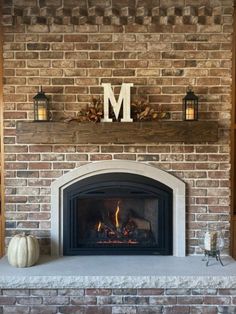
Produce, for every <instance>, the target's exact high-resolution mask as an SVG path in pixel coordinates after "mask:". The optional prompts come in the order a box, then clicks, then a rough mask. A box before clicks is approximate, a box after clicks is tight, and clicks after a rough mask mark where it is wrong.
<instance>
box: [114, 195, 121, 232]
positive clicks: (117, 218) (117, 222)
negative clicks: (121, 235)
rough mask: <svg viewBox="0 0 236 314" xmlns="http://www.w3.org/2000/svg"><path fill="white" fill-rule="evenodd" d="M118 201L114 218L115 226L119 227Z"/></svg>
mask: <svg viewBox="0 0 236 314" xmlns="http://www.w3.org/2000/svg"><path fill="white" fill-rule="evenodd" d="M119 205H120V201H119V202H118V203H117V207H116V213H115V220H116V228H119V227H120V225H119V217H118V215H119V211H120V206H119Z"/></svg>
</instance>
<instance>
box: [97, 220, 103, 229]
mask: <svg viewBox="0 0 236 314" xmlns="http://www.w3.org/2000/svg"><path fill="white" fill-rule="evenodd" d="M101 226H102V223H101V221H99V224H98V228H97V231H98V232H99V231H100V230H101Z"/></svg>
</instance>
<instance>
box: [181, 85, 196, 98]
mask: <svg viewBox="0 0 236 314" xmlns="http://www.w3.org/2000/svg"><path fill="white" fill-rule="evenodd" d="M184 100H187V101H188V100H195V101H198V97H197V96H196V95H195V94H194V92H193V91H192V86H188V88H187V94H186V95H185V96H184Z"/></svg>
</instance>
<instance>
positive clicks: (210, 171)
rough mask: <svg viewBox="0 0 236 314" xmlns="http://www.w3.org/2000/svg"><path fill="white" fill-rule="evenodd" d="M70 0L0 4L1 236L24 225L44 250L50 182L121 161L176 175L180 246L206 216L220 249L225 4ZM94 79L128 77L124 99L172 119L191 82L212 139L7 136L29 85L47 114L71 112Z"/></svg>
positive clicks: (225, 201)
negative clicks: (183, 193)
mask: <svg viewBox="0 0 236 314" xmlns="http://www.w3.org/2000/svg"><path fill="white" fill-rule="evenodd" d="M38 3H39V5H38ZM77 3H78V2H77V1H73V0H67V1H64V2H63V1H62V0H57V1H50V0H45V1H39V2H38V1H36V0H27V1H25V0H24V1H22V0H15V1H13V4H11V2H9V1H7V0H5V4H4V10H3V13H4V16H3V24H4V34H5V35H4V110H5V112H4V135H5V136H4V141H5V176H6V179H5V185H6V207H5V215H6V237H7V241H8V240H9V238H10V237H11V236H13V235H14V234H16V233H19V232H20V231H29V232H30V233H32V234H34V235H36V236H37V237H39V238H40V243H41V249H42V252H43V253H49V247H50V194H51V190H50V184H51V182H52V181H53V180H54V179H55V178H58V177H60V176H62V175H63V174H64V173H65V172H67V171H69V170H70V169H73V168H75V167H79V166H81V165H83V164H84V163H87V162H93V161H96V160H110V159H128V160H134V161H140V162H146V163H149V164H152V165H153V166H155V167H158V168H160V169H163V170H166V171H169V172H171V173H172V174H173V175H175V176H177V177H179V178H181V179H183V180H184V181H185V182H186V183H187V209H186V217H187V249H188V253H189V254H194V253H196V252H198V238H199V237H201V236H202V234H203V233H202V230H203V229H204V228H205V227H206V226H207V224H213V225H217V226H218V227H220V228H223V229H224V230H226V233H225V236H226V239H227V245H228V242H229V232H228V230H229V211H230V207H229V206H230V180H229V171H230V144H229V126H230V110H231V83H232V80H231V67H232V52H231V46H232V14H233V7H232V6H233V0H224V1H219V0H215V1H208V0H201V1H195V0H177V1H172V0H165V1H164V0H160V1H159V0H152V1H151V0H150V1H142V0H137V1H134V0H120V1H113V2H112V1H111V0H107V1H99V0H88V1H87V0H83V1H79V5H80V6H79V7H78V6H76V5H77ZM103 82H111V83H112V85H113V86H114V87H115V90H116V91H118V87H119V85H120V84H121V83H122V82H132V83H134V88H132V99H133V100H134V99H146V100H148V101H149V102H150V104H151V105H153V106H154V107H157V106H159V105H161V106H162V108H163V109H164V110H167V111H169V112H170V113H171V119H172V120H181V119H182V98H183V96H184V95H185V92H186V87H187V86H188V85H189V84H191V85H193V87H194V91H195V93H196V94H197V95H198V96H199V103H200V115H199V116H200V119H201V120H216V121H218V122H219V140H218V142H217V143H214V144H208V143H199V144H194V145H193V144H192V145H191V144H188V145H187V144H184V143H175V144H170V143H157V144H152V145H150V144H146V145H143V144H142V145H140V144H139V143H137V144H136V145H132V146H130V145H116V144H115V143H112V144H107V145H71V143H68V142H66V141H65V143H64V144H63V145H62V144H60V145H57V144H55V145H50V144H48V145H34V144H31V143H28V144H24V145H23V144H19V143H17V140H16V130H15V125H16V121H17V120H32V118H33V102H32V98H33V96H34V95H35V94H36V93H37V92H38V90H39V86H40V85H42V86H43V89H44V90H45V92H46V94H47V95H48V96H49V97H50V103H51V108H52V118H53V120H54V121H58V120H60V119H61V118H65V117H68V116H76V114H77V112H78V111H79V110H80V109H81V108H84V107H85V106H86V105H87V104H88V103H89V102H90V101H91V100H92V98H93V97H98V96H99V95H101V94H102V92H103V91H102V88H101V83H103ZM68 127H69V125H68ZM121 127H122V126H121ZM227 245H226V246H227Z"/></svg>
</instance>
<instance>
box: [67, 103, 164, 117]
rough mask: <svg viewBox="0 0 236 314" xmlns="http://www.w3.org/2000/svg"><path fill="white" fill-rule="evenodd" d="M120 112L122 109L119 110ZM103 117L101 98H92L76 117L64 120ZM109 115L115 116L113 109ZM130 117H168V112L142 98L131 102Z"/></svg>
mask: <svg viewBox="0 0 236 314" xmlns="http://www.w3.org/2000/svg"><path fill="white" fill-rule="evenodd" d="M121 114H122V110H121ZM102 117H103V102H102V100H101V98H94V99H93V100H92V102H91V104H89V105H87V108H86V109H82V110H81V111H80V112H78V114H77V116H76V117H67V118H65V119H64V122H71V121H78V122H95V123H97V122H101V119H102ZM110 117H111V118H115V116H114V113H113V111H112V110H111V111H110ZM131 117H132V118H133V121H152V120H160V119H169V118H170V113H169V112H165V111H163V110H162V109H161V106H160V105H158V108H157V109H154V108H153V107H152V106H150V105H149V103H148V102H145V101H143V100H139V101H135V102H132V103H131Z"/></svg>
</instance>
